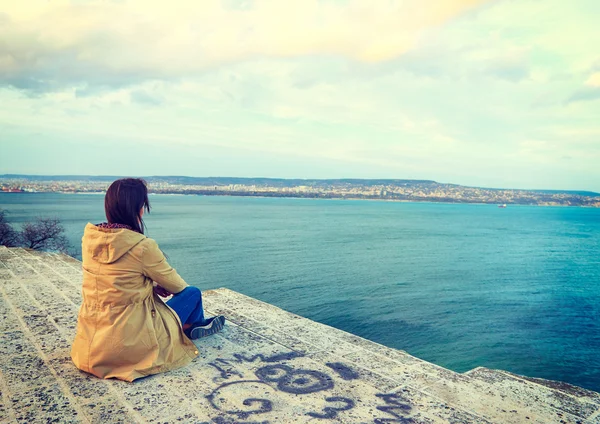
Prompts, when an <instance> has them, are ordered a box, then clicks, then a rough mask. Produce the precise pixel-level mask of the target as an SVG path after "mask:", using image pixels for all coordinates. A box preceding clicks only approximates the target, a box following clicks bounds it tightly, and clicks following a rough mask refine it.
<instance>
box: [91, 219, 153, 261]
mask: <svg viewBox="0 0 600 424" xmlns="http://www.w3.org/2000/svg"><path fill="white" fill-rule="evenodd" d="M145 238H146V236H145V235H143V234H140V233H138V232H135V231H131V230H127V229H124V228H101V227H98V226H96V225H94V224H92V223H88V224H87V225H86V226H85V229H84V231H83V237H82V239H81V244H82V245H81V249H82V251H86V252H88V253H89V254H90V255H91V257H92V258H93V259H94V260H95V261H98V262H100V263H103V264H110V263H112V262H115V261H117V260H119V259H120V258H121V257H122V256H123V255H124V254H125V253H127V252H128V251H129V250H131V248H133V247H134V246H135V245H136V244H138V243H139V242H141V241H142V240H144V239H145ZM82 253H83V252H82Z"/></svg>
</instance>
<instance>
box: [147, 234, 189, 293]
mask: <svg viewBox="0 0 600 424" xmlns="http://www.w3.org/2000/svg"><path fill="white" fill-rule="evenodd" d="M142 269H143V273H144V275H146V276H148V277H150V278H152V281H155V282H156V283H157V284H158V285H160V286H161V287H164V288H165V289H167V290H168V291H170V292H171V293H179V292H180V291H182V290H183V289H185V288H186V287H187V286H188V285H187V283H186V282H185V280H184V279H183V278H181V277H180V276H179V274H178V273H177V271H175V269H174V268H173V267H172V266H171V265H169V263H168V262H167V259H166V258H165V255H164V254H163V253H162V251H161V250H160V249H159V248H158V244H157V243H156V241H154V240H153V239H151V238H149V239H147V241H146V246H144V251H143V254H142Z"/></svg>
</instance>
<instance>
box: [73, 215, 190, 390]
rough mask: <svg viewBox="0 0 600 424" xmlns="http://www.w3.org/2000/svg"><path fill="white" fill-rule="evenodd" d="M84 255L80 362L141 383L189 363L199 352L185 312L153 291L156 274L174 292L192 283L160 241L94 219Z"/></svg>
mask: <svg viewBox="0 0 600 424" xmlns="http://www.w3.org/2000/svg"><path fill="white" fill-rule="evenodd" d="M82 257H83V288H82V293H83V302H82V305H81V308H80V311H79V318H78V325H77V335H76V337H75V341H74V342H73V348H72V351H71V356H72V359H73V362H74V363H75V364H76V365H77V367H78V368H80V369H82V370H83V371H86V372H89V373H91V374H94V375H96V376H98V377H102V378H111V377H116V378H120V379H122V380H127V381H133V380H134V379H136V378H140V377H143V376H146V375H150V374H155V373H158V372H163V371H167V370H170V369H174V368H178V367H181V366H184V365H186V364H187V363H189V362H190V361H191V360H192V359H193V358H194V357H195V356H196V355H197V354H198V352H197V349H196V347H195V345H194V344H193V343H192V342H191V341H190V340H189V339H188V338H187V337H186V336H185V334H184V333H183V330H182V329H181V324H180V322H179V319H178V317H177V314H176V313H175V312H174V311H172V310H171V309H170V308H169V307H168V306H167V305H165V304H164V303H163V302H162V300H160V298H158V297H157V296H155V295H154V294H153V290H152V286H153V284H152V282H153V280H154V281H157V282H159V283H160V284H161V285H162V286H163V287H165V288H167V290H169V291H173V292H179V291H181V290H183V289H184V288H185V287H186V286H187V284H186V283H185V281H183V279H181V277H180V276H179V275H178V274H177V272H176V271H175V270H174V269H173V268H171V267H170V266H169V265H168V263H167V262H166V260H165V258H164V255H163V254H162V252H161V251H160V249H159V248H158V245H157V244H156V242H155V241H154V240H152V239H150V238H148V237H146V236H144V235H143V234H140V233H138V232H135V231H132V230H129V229H124V228H110V227H108V226H102V225H93V224H91V223H89V224H87V225H86V227H85V230H84V235H83V238H82Z"/></svg>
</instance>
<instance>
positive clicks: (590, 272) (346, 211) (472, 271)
mask: <svg viewBox="0 0 600 424" xmlns="http://www.w3.org/2000/svg"><path fill="white" fill-rule="evenodd" d="M150 202H151V207H152V209H151V212H150V213H149V214H145V215H144V219H145V222H146V224H147V232H146V234H147V235H148V236H149V237H152V238H154V239H155V240H156V241H157V242H158V244H159V245H160V247H161V249H162V250H163V251H164V252H165V253H166V254H167V255H168V258H169V262H170V264H171V265H172V266H173V267H174V268H176V269H177V271H178V272H179V274H180V275H181V276H182V277H183V278H184V279H185V280H186V281H187V282H188V283H189V284H191V285H194V286H197V287H199V288H200V289H202V290H208V289H213V288H218V287H227V288H230V289H232V290H235V291H238V292H241V293H244V294H246V295H248V296H252V297H254V298H257V299H260V300H263V301H265V302H268V303H271V304H274V305H277V306H279V307H281V308H283V309H286V310H288V311H291V312H294V313H296V314H299V315H302V316H304V317H307V318H310V319H312V320H315V321H318V322H321V323H324V324H327V325H330V326H333V327H336V328H339V329H342V330H345V331H348V332H350V333H354V334H357V335H359V336H362V337H365V338H367V339H369V340H373V341H375V342H378V343H381V344H383V345H386V346H389V347H393V348H397V349H402V350H405V351H407V352H408V353H410V354H412V355H414V356H417V357H419V358H422V359H424V360H427V361H431V362H433V363H435V364H438V365H441V366H443V367H447V368H450V369H452V370H455V371H457V372H465V371H468V370H470V369H472V368H474V367H478V366H483V367H487V368H494V369H503V370H507V371H511V372H514V373H517V374H523V375H527V376H530V377H540V378H546V379H551V380H560V381H565V382H568V383H571V384H575V385H578V386H581V387H584V388H588V389H592V390H595V391H600V209H594V208H577V207H536V206H512V205H509V206H508V207H507V208H505V209H503V208H498V207H497V206H496V205H478V204H447V203H404V202H385V201H361V200H317V199H279V198H250V197H216V196H195V195H159V194H157V195H151V196H150ZM0 208H2V209H4V210H5V211H6V212H7V217H8V219H9V221H10V222H12V223H13V224H15V225H16V226H17V227H18V226H19V225H20V224H21V223H23V222H25V221H29V220H32V219H35V218H36V217H57V218H59V219H60V220H61V221H62V223H63V225H64V227H65V229H66V235H67V237H68V238H69V240H70V241H71V243H72V245H73V246H75V247H76V248H77V249H78V250H80V246H81V237H82V234H83V229H84V227H85V225H86V224H87V223H88V222H91V223H94V224H96V223H99V222H103V221H105V215H104V196H103V195H101V194H58V193H2V194H0Z"/></svg>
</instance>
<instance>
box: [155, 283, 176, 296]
mask: <svg viewBox="0 0 600 424" xmlns="http://www.w3.org/2000/svg"><path fill="white" fill-rule="evenodd" d="M152 289H153V290H154V293H156V294H157V295H159V296H160V297H169V296H171V295H172V294H173V293H171V292H169V291H167V290H166V289H165V288H164V287H161V286H158V285H156V286H154V287H153V288H152Z"/></svg>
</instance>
